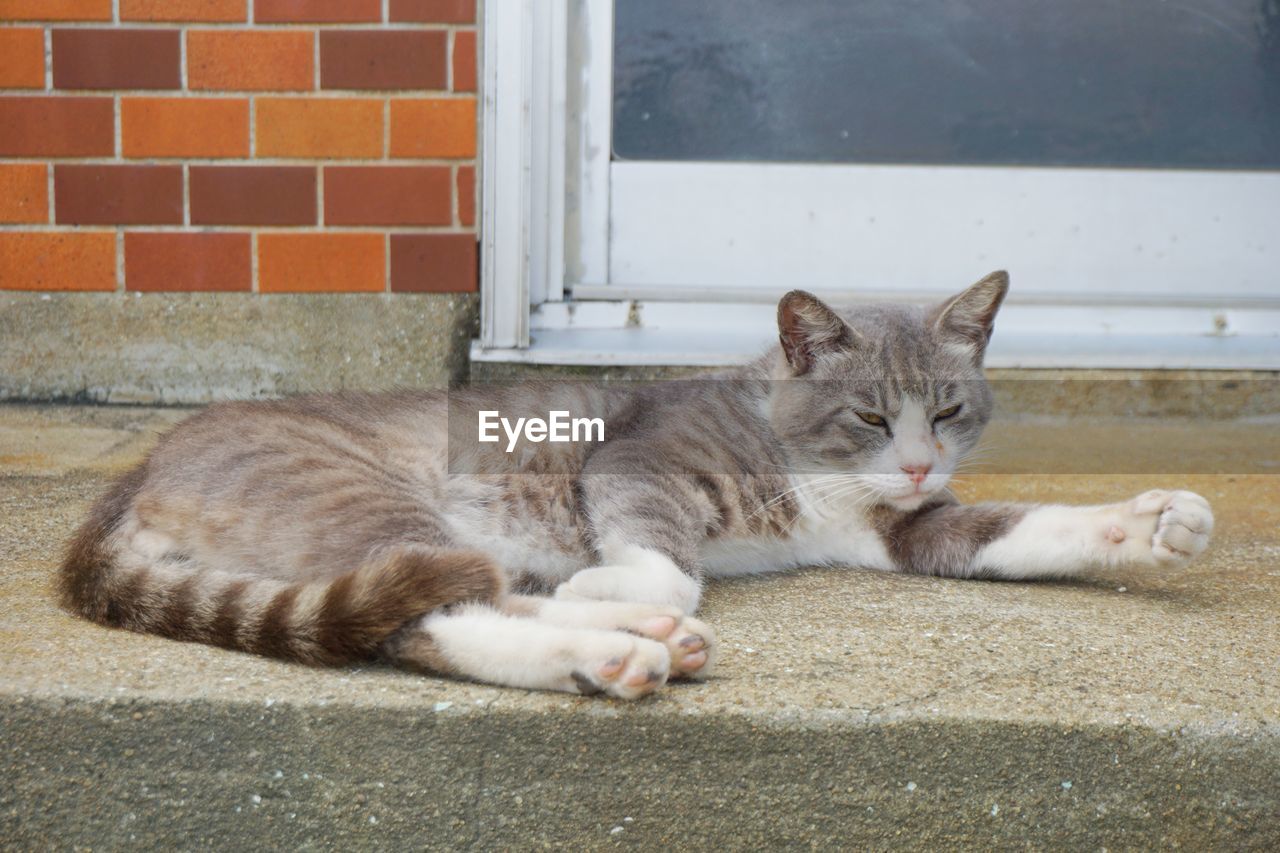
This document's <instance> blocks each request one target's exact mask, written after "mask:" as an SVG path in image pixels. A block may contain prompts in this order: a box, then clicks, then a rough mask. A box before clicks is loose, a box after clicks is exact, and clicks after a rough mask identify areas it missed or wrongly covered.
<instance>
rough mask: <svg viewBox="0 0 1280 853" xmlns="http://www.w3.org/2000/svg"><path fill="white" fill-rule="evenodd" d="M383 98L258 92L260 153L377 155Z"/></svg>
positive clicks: (257, 129) (322, 156)
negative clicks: (264, 94) (263, 95)
mask: <svg viewBox="0 0 1280 853" xmlns="http://www.w3.org/2000/svg"><path fill="white" fill-rule="evenodd" d="M382 105H383V101H382V99H381V98H376V99H375V98H368V99H364V98H259V99H258V106H257V127H256V133H257V134H258V146H257V154H258V156H259V157H315V158H326V157H381V156H382Z"/></svg>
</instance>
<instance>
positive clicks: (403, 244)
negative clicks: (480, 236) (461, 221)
mask: <svg viewBox="0 0 1280 853" xmlns="http://www.w3.org/2000/svg"><path fill="white" fill-rule="evenodd" d="M476 263H477V257H476V237H475V235H474V234H392V235H391V289H392V290H393V291H395V292H397V293H472V292H474V291H475V290H476V288H477V285H478V280H477V275H476Z"/></svg>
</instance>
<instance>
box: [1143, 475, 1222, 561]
mask: <svg viewBox="0 0 1280 853" xmlns="http://www.w3.org/2000/svg"><path fill="white" fill-rule="evenodd" d="M1129 511H1130V512H1131V513H1132V514H1133V516H1135V517H1136V519H1137V520H1138V521H1139V523H1140V527H1141V528H1142V529H1141V532H1140V534H1139V536H1140V537H1141V538H1140V539H1139V543H1142V544H1143V545H1145V543H1146V542H1149V543H1150V551H1149V559H1150V560H1152V561H1154V562H1155V564H1156V565H1158V566H1165V567H1170V568H1182V567H1183V566H1185V565H1187V564H1188V563H1190V562H1191V561H1192V560H1193V559H1195V558H1196V557H1198V556H1200V554H1201V553H1203V551H1204V550H1205V548H1207V547H1209V535H1210V534H1211V533H1213V510H1211V509H1210V508H1209V502H1208V501H1207V500H1205V499H1204V498H1202V497H1200V496H1199V495H1197V494H1196V493H1195V492H1169V491H1162V490H1159V489H1157V490H1153V491H1150V492H1144V493H1143V494H1141V495H1138V496H1137V497H1136V498H1134V499H1133V500H1132V501H1130V502H1129ZM1148 530H1150V533H1149V534H1148V533H1147V531H1148ZM1144 540H1145V541H1144ZM1139 543H1134V544H1139Z"/></svg>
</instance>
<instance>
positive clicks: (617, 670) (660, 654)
mask: <svg viewBox="0 0 1280 853" xmlns="http://www.w3.org/2000/svg"><path fill="white" fill-rule="evenodd" d="M610 639H611V640H612V642H611V644H610V645H612V646H613V648H611V649H610V650H608V651H607V652H604V653H603V654H602V653H600V652H598V651H596V650H592V653H591V654H589V655H588V656H587V657H588V658H590V659H591V660H590V662H589V663H586V665H584V666H582V667H579V668H578V669H575V670H574V671H573V674H572V678H573V681H574V684H575V685H576V687H577V692H578V693H581V694H582V695H584V696H592V695H595V694H598V693H604V694H606V695H609V696H613V697H616V698H618V699H640V698H642V697H644V696H648V695H649V694H650V693H652V692H654V691H655V690H657V689H658V688H660V687H662V685H664V684H666V683H667V676H668V675H669V674H670V672H671V655H670V653H669V652H668V651H667V647H666V646H664V645H663V644H662V643H659V642H656V641H654V640H649V639H645V638H644V637H632V636H629V635H627V634H623V633H621V632H617V634H616V637H615V638H610ZM601 651H603V650H601Z"/></svg>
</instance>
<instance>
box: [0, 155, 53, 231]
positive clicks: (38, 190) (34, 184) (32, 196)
mask: <svg viewBox="0 0 1280 853" xmlns="http://www.w3.org/2000/svg"><path fill="white" fill-rule="evenodd" d="M48 221H49V172H48V167H47V166H45V164H44V163H9V164H6V165H2V166H0V222H5V223H10V224H12V223H16V222H48Z"/></svg>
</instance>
